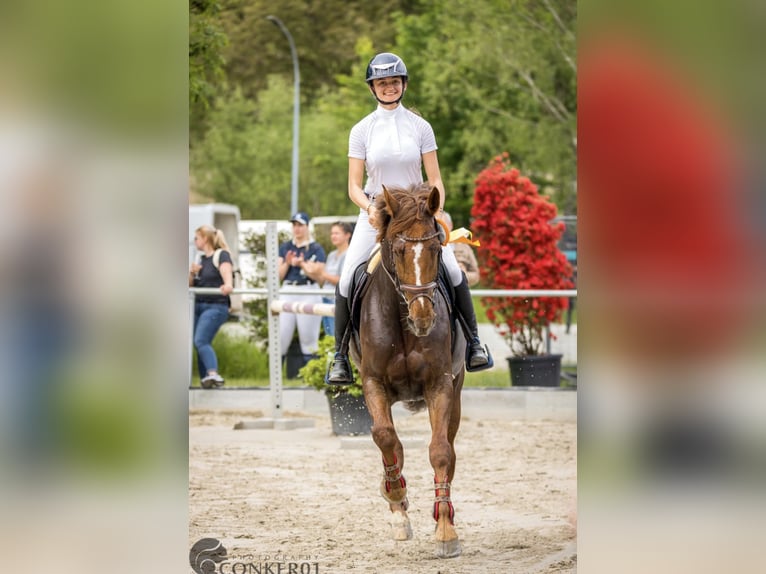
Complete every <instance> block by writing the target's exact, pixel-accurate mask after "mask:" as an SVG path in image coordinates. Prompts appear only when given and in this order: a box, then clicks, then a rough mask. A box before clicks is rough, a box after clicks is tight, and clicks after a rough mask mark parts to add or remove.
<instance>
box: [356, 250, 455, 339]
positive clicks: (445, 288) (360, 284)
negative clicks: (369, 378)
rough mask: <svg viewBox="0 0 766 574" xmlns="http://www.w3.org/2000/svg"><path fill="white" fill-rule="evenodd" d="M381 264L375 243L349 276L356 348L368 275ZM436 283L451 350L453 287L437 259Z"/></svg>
mask: <svg viewBox="0 0 766 574" xmlns="http://www.w3.org/2000/svg"><path fill="white" fill-rule="evenodd" d="M381 264H382V263H381V252H380V244H377V245H375V247H374V248H373V250H372V253H370V257H369V258H368V259H367V261H365V262H363V263H361V264H359V266H357V268H356V269H355V270H354V274H353V275H352V277H351V284H350V286H349V296H348V299H347V301H348V309H349V317H350V318H351V320H350V329H351V336H352V337H354V339H355V341H356V343H357V348H361V345H360V344H359V329H360V326H361V316H362V301H363V300H364V296H365V294H366V293H367V289H368V288H369V286H370V281H369V279H370V277H371V276H372V274H373V272H374V271H375V270H376V269H377V268H378V266H379V265H381ZM436 283H437V290H438V291H439V292H440V293H441V294H442V296H443V297H444V300H445V301H446V302H447V307H448V309H449V317H450V330H451V331H452V350H453V351H454V348H455V335H456V330H457V326H458V317H457V311H456V310H455V288H454V287H453V286H452V282H451V281H450V280H449V275H448V273H447V268H446V267H445V266H444V262H442V261H441V260H440V261H439V274H438V277H437V279H436Z"/></svg>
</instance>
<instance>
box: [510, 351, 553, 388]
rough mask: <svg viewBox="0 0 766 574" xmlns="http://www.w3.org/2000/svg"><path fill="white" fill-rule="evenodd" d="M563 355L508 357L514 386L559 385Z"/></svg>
mask: <svg viewBox="0 0 766 574" xmlns="http://www.w3.org/2000/svg"><path fill="white" fill-rule="evenodd" d="M561 357H562V355H527V356H524V357H508V369H509V370H510V371H511V386H513V387H558V386H559V385H560V384H561Z"/></svg>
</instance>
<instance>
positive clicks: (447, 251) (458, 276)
mask: <svg viewBox="0 0 766 574" xmlns="http://www.w3.org/2000/svg"><path fill="white" fill-rule="evenodd" d="M377 235H378V231H377V229H375V228H374V227H373V226H372V225H370V220H369V218H368V217H367V213H366V212H365V211H364V210H360V212H359V218H358V219H357V220H356V227H355V228H354V235H352V236H351V243H349V246H348V250H347V251H346V259H345V261H344V262H343V270H342V271H341V273H340V281H339V282H338V290H339V291H340V294H341V295H343V296H344V297H348V288H349V286H350V284H351V277H352V275H353V273H354V269H356V268H357V267H358V266H359V265H360V264H361V263H362V262H364V261H365V260H366V259H367V258H368V257H369V256H370V252H371V251H372V248H373V247H375V238H376V237H377ZM442 261H444V265H445V267H446V268H447V273H448V274H449V278H450V281H451V282H452V285H453V286H455V287H457V286H458V285H460V282H461V281H462V280H463V271H462V269H460V265H458V262H457V259H455V254H454V253H453V252H452V246H451V245H447V246H446V247H442Z"/></svg>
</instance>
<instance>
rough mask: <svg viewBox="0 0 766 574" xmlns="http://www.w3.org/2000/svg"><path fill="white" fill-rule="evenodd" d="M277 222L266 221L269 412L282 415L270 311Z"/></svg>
mask: <svg viewBox="0 0 766 574" xmlns="http://www.w3.org/2000/svg"><path fill="white" fill-rule="evenodd" d="M278 237H279V236H278V234H277V222H276V221H268V222H266V289H268V307H267V313H268V321H269V372H270V374H269V381H270V382H269V388H270V389H271V414H272V417H273V418H275V419H278V418H280V417H281V416H282V349H281V348H280V344H279V314H278V313H274V312H273V311H271V303H272V301H274V300H275V299H277V298H278V297H279V264H278V263H277V259H278V257H279V245H278Z"/></svg>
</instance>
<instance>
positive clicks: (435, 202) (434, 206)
mask: <svg viewBox="0 0 766 574" xmlns="http://www.w3.org/2000/svg"><path fill="white" fill-rule="evenodd" d="M440 201H441V200H440V199H439V189H438V188H437V187H436V186H434V187H433V189H431V193H430V195H429V196H428V211H429V212H430V213H431V215H434V214H435V213H436V212H437V211H439V203H440Z"/></svg>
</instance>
